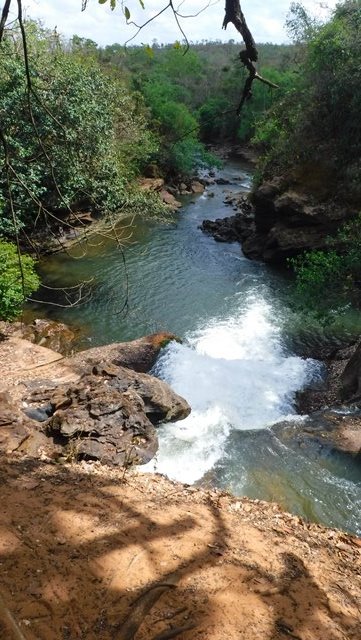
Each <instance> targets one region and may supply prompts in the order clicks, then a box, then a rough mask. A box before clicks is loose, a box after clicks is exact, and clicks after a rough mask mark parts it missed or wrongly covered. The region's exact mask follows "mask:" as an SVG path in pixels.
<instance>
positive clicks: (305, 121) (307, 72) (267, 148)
mask: <svg viewBox="0 0 361 640" xmlns="http://www.w3.org/2000/svg"><path fill="white" fill-rule="evenodd" d="M302 15H303V14H302ZM296 19H297V15H296ZM298 19H300V16H298ZM305 20H306V19H305V17H304V15H303V24H301V25H299V30H300V33H302V32H304V31H305V25H304V21H305ZM296 22H297V20H296ZM306 23H307V24H306V26H307V25H308V27H307V29H306V32H307V33H306V35H303V41H304V48H303V60H302V62H301V63H300V65H299V68H298V70H297V71H298V72H297V74H295V75H294V82H293V86H289V87H288V88H287V89H286V91H285V92H284V95H283V96H282V98H281V100H280V102H279V103H278V104H277V105H275V106H274V108H272V110H271V113H270V115H269V116H267V117H266V118H265V119H264V120H263V121H262V122H260V123H259V126H258V128H257V133H256V136H255V140H256V141H257V142H260V143H262V145H263V149H264V152H265V157H264V161H263V175H264V176H265V177H268V176H271V175H275V174H276V173H277V172H287V171H290V170H291V171H292V169H293V168H294V167H296V168H297V167H298V168H299V167H302V166H306V165H307V166H309V167H317V168H318V170H320V169H321V168H322V170H323V172H324V175H326V174H328V175H329V176H332V179H331V178H330V179H329V195H330V196H336V195H337V196H338V197H342V198H343V199H345V200H347V201H348V202H352V203H358V202H359V200H360V197H361V186H360V185H361V163H360V157H361V127H360V104H361V66H360V59H361V4H360V2H359V1H357V0H348V1H347V2H344V3H343V4H340V5H338V7H337V8H336V10H335V13H334V16H333V18H332V19H331V21H329V22H328V23H326V24H324V25H322V26H320V25H315V24H310V22H309V21H307V20H306ZM294 28H295V30H296V31H297V24H296V25H295V26H294ZM299 37H301V36H299Z"/></svg>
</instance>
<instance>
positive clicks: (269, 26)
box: [23, 0, 336, 46]
mask: <svg viewBox="0 0 361 640" xmlns="http://www.w3.org/2000/svg"><path fill="white" fill-rule="evenodd" d="M103 1H105V4H101V5H100V4H99V3H98V0H88V3H87V8H86V10H85V11H84V12H82V11H81V6H82V0H61V1H59V0H23V6H24V10H25V15H26V16H27V17H28V18H35V19H39V20H41V21H42V23H43V24H44V26H46V27H49V28H50V29H53V28H54V27H56V28H57V31H58V32H59V33H60V34H63V35H64V36H66V37H71V36H72V35H74V34H77V35H79V36H81V37H84V38H91V39H92V40H94V41H95V42H97V43H98V44H99V45H102V46H104V45H107V44H113V43H115V42H117V43H120V44H125V42H126V41H127V40H128V39H129V38H131V37H132V36H133V35H134V33H135V32H136V29H135V28H134V27H133V26H132V25H126V23H125V17H124V13H123V11H124V9H122V4H123V7H124V6H127V8H128V9H129V11H130V14H131V20H134V21H135V22H136V23H137V24H143V23H144V22H145V21H146V20H148V19H149V18H151V17H153V16H155V14H156V13H157V12H158V11H159V10H160V9H162V8H163V7H164V6H165V5H166V4H167V1H168V0H144V5H145V9H144V10H143V9H142V7H141V1H140V0H123V3H122V2H121V0H118V1H117V8H116V9H115V10H114V11H111V10H110V6H109V4H110V0H103ZM290 3H291V0H243V1H242V2H241V6H242V10H243V12H244V14H245V17H246V20H247V23H248V26H249V27H250V29H251V31H252V33H253V36H254V39H255V40H256V42H274V43H283V42H287V34H286V32H285V29H284V23H285V18H286V15H287V13H288V11H289V7H290ZM180 4H181V7H180V9H179V11H180V13H182V14H184V15H189V14H193V15H194V14H196V13H197V12H198V11H200V10H201V9H202V8H204V7H205V6H206V5H207V0H184V1H183V2H181V0H179V4H178V5H177V6H180ZM302 4H303V5H304V6H305V7H306V8H307V9H309V10H310V11H311V13H313V14H314V15H316V16H326V15H327V12H328V11H329V10H330V9H332V8H333V7H334V6H335V5H336V0H326V2H322V1H321V0H303V3H302ZM223 16H224V0H211V4H210V6H209V7H208V8H206V9H205V11H204V12H202V13H200V14H199V15H198V16H196V17H190V18H186V19H182V20H181V25H182V27H183V29H184V31H185V32H186V34H187V38H188V40H189V41H193V42H196V41H201V40H226V41H227V40H230V39H234V40H236V41H238V40H240V36H239V34H238V33H237V31H236V30H235V29H234V27H233V25H231V24H230V25H228V28H227V31H222V22H223ZM154 39H156V40H157V41H158V42H159V43H169V42H174V41H175V40H181V39H182V37H181V35H180V32H179V29H178V27H177V24H176V22H175V19H174V16H173V15H172V14H171V11H170V10H169V9H168V10H167V11H166V12H164V13H163V14H162V15H160V16H159V17H158V18H156V19H155V20H154V21H153V22H151V23H150V24H149V25H148V26H147V27H145V28H144V29H143V30H142V31H141V32H140V33H139V35H138V36H137V37H136V38H135V39H134V40H133V44H140V43H151V42H152V41H153V40H154Z"/></svg>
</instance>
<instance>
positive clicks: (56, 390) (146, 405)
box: [0, 333, 190, 466]
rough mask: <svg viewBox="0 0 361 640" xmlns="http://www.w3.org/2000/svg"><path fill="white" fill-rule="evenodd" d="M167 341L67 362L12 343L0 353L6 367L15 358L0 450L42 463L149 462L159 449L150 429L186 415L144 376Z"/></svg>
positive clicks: (0, 402) (153, 339) (1, 402)
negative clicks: (24, 359) (24, 358)
mask: <svg viewBox="0 0 361 640" xmlns="http://www.w3.org/2000/svg"><path fill="white" fill-rule="evenodd" d="M172 339H175V336H173V335H172V334H169V333H160V334H155V335H152V336H147V337H145V338H141V339H139V340H135V341H133V342H130V343H124V344H121V343H119V344H116V345H108V346H105V347H97V348H94V349H91V350H89V354H87V352H83V353H80V354H77V355H76V356H73V357H70V358H67V359H64V358H62V356H61V355H60V354H58V353H55V352H52V351H50V350H49V349H46V348H44V347H41V346H38V345H33V344H31V343H29V342H28V341H26V340H23V339H20V338H13V337H11V338H9V339H8V340H7V341H5V343H3V344H2V345H1V347H0V351H2V352H3V354H4V356H5V359H4V364H6V360H7V359H8V356H10V354H11V353H12V358H11V360H9V359H8V374H7V375H5V378H6V382H7V387H8V388H7V389H6V385H5V386H4V390H3V392H2V393H0V450H2V451H3V452H4V451H5V452H15V451H16V452H18V453H20V454H26V455H28V456H32V457H35V458H42V459H44V460H53V459H59V458H61V459H66V460H75V459H83V458H85V459H93V460H99V461H101V462H103V463H106V464H112V465H118V466H119V465H120V466H129V465H131V464H142V463H145V462H148V461H149V460H150V459H151V458H152V457H153V456H154V454H155V453H156V451H157V447H158V443H157V434H156V429H155V426H156V425H157V424H159V423H160V422H169V421H174V420H181V419H182V418H185V417H187V416H188V415H189V413H190V407H189V405H188V404H187V402H186V401H185V400H184V399H183V398H181V397H180V396H178V394H176V393H175V392H174V391H173V390H172V389H171V388H170V387H169V385H167V384H166V383H165V382H163V381H162V380H159V379H158V378H155V377H154V376H151V375H148V374H147V373H143V371H146V370H149V369H150V368H151V367H152V366H153V364H154V362H155V360H156V358H157V356H158V354H159V352H160V350H161V349H162V347H164V346H165V344H167V343H168V342H169V341H170V340H172ZM29 349H30V351H29ZM28 352H29V353H30V355H31V360H29V363H30V367H27V368H26V371H25V372H24V373H25V375H23V376H22V371H21V357H22V354H23V353H26V354H27V353H28ZM17 354H19V357H20V360H19V361H16V356H17ZM0 355H1V354H0ZM37 359H39V360H40V362H38V361H37ZM59 359H60V362H59ZM124 364H127V365H128V366H131V367H133V369H130V368H126V367H125V366H123V365H124ZM57 368H59V371H58V369H57ZM14 385H15V389H16V393H15V394H14V393H13V388H14Z"/></svg>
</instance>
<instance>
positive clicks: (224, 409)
mask: <svg viewBox="0 0 361 640" xmlns="http://www.w3.org/2000/svg"><path fill="white" fill-rule="evenodd" d="M316 371H317V364H316V363H315V362H314V361H311V360H308V361H307V360H302V359H301V358H298V357H294V356H291V355H287V354H286V353H285V352H284V349H283V347H282V340H281V333H280V328H279V326H277V323H276V319H275V317H274V315H273V314H272V308H271V306H270V305H269V304H268V303H267V302H266V301H265V300H262V299H259V297H255V296H254V295H252V294H250V295H249V296H247V297H246V299H245V300H244V302H243V304H242V306H241V307H240V308H239V309H238V310H237V311H236V312H233V314H232V316H230V317H228V318H223V319H217V318H214V319H212V320H211V321H210V322H208V323H207V324H206V325H205V326H203V327H201V328H199V329H198V330H197V331H194V332H191V333H189V334H188V335H187V336H186V341H185V343H184V344H178V343H172V344H171V345H170V347H169V348H168V349H167V350H166V352H165V353H164V354H163V356H162V357H161V359H160V360H159V362H158V364H157V367H156V373H157V375H159V376H160V377H162V378H163V379H165V380H166V381H167V382H169V384H171V386H172V387H173V388H174V389H175V390H176V391H177V392H178V393H179V394H180V395H182V396H184V397H185V398H187V400H188V402H189V403H190V405H191V407H192V413H191V415H190V416H189V417H188V418H187V419H186V420H182V421H180V422H178V423H176V424H173V425H166V426H164V427H163V428H162V429H161V430H160V434H159V436H160V449H159V452H158V456H157V461H156V463H155V464H153V465H152V463H150V465H149V468H152V467H153V468H154V467H155V468H156V469H157V470H158V471H159V472H161V473H165V474H166V475H168V476H169V477H171V478H173V479H176V480H180V481H182V482H187V483H193V482H195V481H196V480H199V479H201V478H202V476H204V474H205V473H206V472H207V471H209V470H211V469H212V468H213V467H214V465H215V463H216V462H217V461H218V460H220V459H222V457H223V456H224V453H225V445H226V443H227V438H228V436H229V434H230V432H231V431H232V430H239V431H245V430H253V429H265V428H266V427H267V426H270V425H272V424H274V423H275V422H278V421H279V420H281V419H283V418H286V417H287V416H291V415H293V414H294V408H293V406H294V394H295V392H296V391H297V390H298V389H300V388H302V387H303V386H304V384H305V383H306V382H309V381H310V379H311V377H312V376H314V375H315V373H316Z"/></svg>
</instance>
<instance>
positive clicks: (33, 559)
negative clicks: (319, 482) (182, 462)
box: [0, 457, 361, 640]
mask: <svg viewBox="0 0 361 640" xmlns="http://www.w3.org/2000/svg"><path fill="white" fill-rule="evenodd" d="M0 478H1V483H2V491H1V494H2V504H3V509H2V512H1V515H0V526H1V532H2V535H1V552H2V553H1V555H2V585H1V596H2V600H3V604H4V605H5V607H6V609H7V610H8V611H10V612H11V615H12V617H13V619H14V620H15V621H16V624H17V626H18V629H20V631H21V632H22V634H23V636H22V637H24V638H25V639H26V640H60V639H63V638H72V639H73V638H74V639H75V638H78V639H80V638H84V639H85V638H86V640H93V639H94V640H95V639H96V638H97V639H98V638H99V637H100V635H101V637H102V638H103V639H104V640H108V639H109V640H110V639H112V640H113V639H114V638H122V640H127V639H129V638H133V637H134V634H135V632H136V630H137V629H138V627H139V631H137V634H136V638H137V640H151V639H153V638H164V639H165V638H171V637H181V638H182V639H183V640H191V639H192V640H193V639H194V638H197V639H198V638H199V640H210V639H212V640H226V639H227V640H233V639H234V640H235V639H236V638H238V637H241V636H242V638H245V640H254V638H256V637H257V638H259V639H260V640H269V638H271V637H272V638H277V639H278V638H279V639H280V640H281V639H282V638H295V639H299V640H301V639H302V640H315V638H327V640H331V639H332V640H344V639H345V638H347V640H358V637H359V635H358V634H359V628H360V627H359V625H360V622H361V616H360V607H361V601H360V594H361V579H360V571H359V568H360V550H361V549H360V545H361V541H360V539H357V538H355V537H353V536H349V535H346V534H344V533H341V532H339V531H335V530H332V529H327V528H324V527H321V526H318V525H316V524H309V523H306V522H305V521H303V520H302V519H301V518H298V517H296V516H292V515H290V514H288V513H284V512H282V511H281V510H280V508H279V507H278V506H277V505H275V504H269V503H265V502H262V501H252V500H248V499H247V498H242V499H237V498H234V497H232V496H230V495H229V494H226V493H225V492H219V491H207V490H203V489H196V488H193V487H189V486H188V487H187V486H184V485H182V484H179V483H174V482H170V481H169V480H166V479H165V478H163V477H161V476H157V475H151V474H140V473H137V472H133V471H132V472H129V471H128V472H124V471H123V470H120V471H117V470H114V469H113V470H111V469H109V468H107V467H103V466H101V465H98V464H96V463H95V464H94V463H85V462H83V463H81V464H72V465H68V464H65V465H54V464H53V465H46V464H44V463H41V462H34V461H30V460H28V459H13V460H9V459H4V458H3V457H2V459H1V465H0ZM14 585H16V589H14ZM2 610H3V613H4V608H3V607H2ZM0 618H2V623H3V633H6V632H5V630H4V621H5V618H4V616H3V615H2V616H0ZM4 637H5V636H4ZM6 637H7V638H9V640H10V638H17V637H19V636H18V635H15V634H14V632H11V630H10V626H9V628H8V631H7V635H6Z"/></svg>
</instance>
